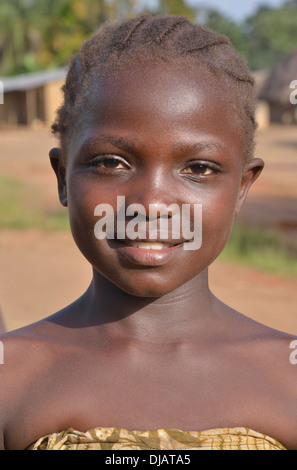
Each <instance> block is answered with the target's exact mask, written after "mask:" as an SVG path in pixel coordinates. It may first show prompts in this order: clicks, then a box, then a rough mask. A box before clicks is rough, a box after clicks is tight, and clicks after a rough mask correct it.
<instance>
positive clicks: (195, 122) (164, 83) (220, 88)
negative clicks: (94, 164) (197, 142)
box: [76, 61, 242, 151]
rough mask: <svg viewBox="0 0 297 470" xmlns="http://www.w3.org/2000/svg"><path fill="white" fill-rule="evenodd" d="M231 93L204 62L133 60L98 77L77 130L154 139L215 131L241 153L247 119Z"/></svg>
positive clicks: (92, 86)
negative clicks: (243, 119)
mask: <svg viewBox="0 0 297 470" xmlns="http://www.w3.org/2000/svg"><path fill="white" fill-rule="evenodd" d="M231 95H232V94H231V93H229V92H228V84H227V83H226V80H223V79H218V78H217V77H214V75H213V74H212V73H211V72H210V71H209V70H208V69H207V68H206V67H204V66H201V67H193V66H192V65H191V64H190V63H189V62H186V61H185V63H176V64H172V63H171V64H166V63H165V64H164V63H161V64H133V65H130V66H126V67H125V68H121V69H120V70H118V69H111V70H110V71H109V72H108V73H105V74H104V75H101V76H96V77H93V78H92V80H91V82H90V86H89V91H88V94H87V99H86V100H85V103H84V106H83V109H82V112H81V117H80V119H79V123H78V124H79V126H77V129H79V135H80V136H82V135H84V137H85V138H87V137H88V136H89V135H93V134H98V133H100V130H102V131H103V128H104V130H106V127H108V128H112V129H115V128H117V130H118V131H119V130H120V131H122V132H123V133H127V132H128V130H129V132H128V133H130V134H131V133H133V132H134V133H137V134H142V132H144V133H145V134H146V136H148V135H149V134H150V135H151V138H154V139H157V138H162V139H164V135H165V134H166V133H167V134H168V135H169V134H170V135H172V134H174V133H176V134H177V133H179V132H183V130H187V131H188V132H191V133H192V134H193V133H194V134H195V133H197V134H200V135H201V134H203V133H204V134H208V133H212V135H213V136H215V135H217V137H218V138H225V139H227V140H229V144H230V140H233V144H234V145H236V146H237V147H238V149H237V151H239V148H240V147H241V146H242V135H241V134H242V132H241V128H242V123H241V121H240V119H239V117H238V115H237V113H236V102H235V100H234V98H232V96H231ZM76 135H77V133H76Z"/></svg>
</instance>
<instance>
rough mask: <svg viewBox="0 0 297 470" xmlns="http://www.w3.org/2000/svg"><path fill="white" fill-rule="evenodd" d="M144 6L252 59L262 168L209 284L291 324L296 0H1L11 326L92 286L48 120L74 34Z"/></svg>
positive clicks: (295, 299) (243, 305) (3, 299)
mask: <svg viewBox="0 0 297 470" xmlns="http://www.w3.org/2000/svg"><path fill="white" fill-rule="evenodd" d="M145 11H148V12H152V13H154V14H155V13H170V14H182V15H185V16H187V17H188V18H190V19H191V20H192V21H196V22H199V23H202V24H204V25H206V26H208V27H210V28H211V29H213V30H215V31H217V32H219V33H224V34H227V35H228V36H229V37H230V39H231V41H232V43H233V45H234V47H235V48H236V49H237V50H238V51H239V52H240V53H242V54H243V55H244V56H245V57H246V58H247V61H248V63H249V66H250V69H251V70H252V73H253V74H254V77H255V80H256V87H257V95H258V106H257V120H258V124H259V129H258V132H257V139H256V143H257V146H256V155H258V156H260V157H261V158H263V159H264V160H265V163H266V167H265V170H264V172H263V175H262V176H261V178H260V179H259V180H258V181H257V182H256V184H255V185H254V186H253V188H252V190H251V192H250V194H249V197H248V200H247V202H246V205H245V207H244V209H243V212H242V213H241V215H240V216H239V217H238V219H237V221H236V224H235V226H234V230H233V233H232V235H231V238H230V241H229V243H228V245H227V247H226V248H225V250H224V252H223V253H222V255H221V256H220V258H219V259H218V260H217V261H216V262H215V263H214V265H213V266H212V267H211V269H210V287H211V289H212V291H213V292H214V294H215V295H217V296H218V297H219V298H221V299H222V300H223V301H225V302H226V303H228V304H229V305H231V306H232V307H233V308H235V309H237V310H239V311H240V312H242V313H244V314H245V315H247V316H249V317H251V318H254V319H256V320H257V321H260V322H262V323H265V324H267V325H269V326H272V327H273V328H277V329H280V330H282V331H286V332H288V333H293V334H297V104H294V99H292V97H293V98H296V97H297V91H295V89H296V90H297V82H296V84H295V85H294V83H292V82H294V81H297V0H291V1H281V0H266V1H264V0H263V1H261V0H260V1H258V0H250V1H249V2H238V1H237V0H225V1H223V0H222V1H220V0H207V1H199V0H146V1H145V0H0V84H1V85H2V84H3V90H4V96H3V97H1V96H0V306H1V309H2V320H4V323H5V326H6V329H7V330H12V329H15V328H19V327H21V326H24V325H26V324H28V323H31V322H33V321H37V320H39V319H41V318H43V317H45V316H47V315H50V314H52V313H54V312H55V311H57V310H59V309H61V308H63V307H64V306H65V305H67V304H68V303H70V302H72V301H73V300H75V299H76V298H77V297H79V296H80V295H81V294H82V293H83V292H84V290H85V289H86V288H87V287H88V285H89V282H90V280H91V270H90V267H89V265H88V263H87V262H86V261H85V260H84V258H83V257H82V255H81V254H80V253H79V251H78V249H77V248H76V246H75V245H74V242H73V240H72V237H71V234H70V231H69V225H68V218H67V210H66V209H65V208H63V207H62V206H60V204H59V202H58V197H57V190H56V181H55V176H54V173H53V172H52V170H51V167H50V164H49V159H48V151H49V149H50V148H51V147H53V146H56V145H57V142H56V141H55V138H54V137H53V136H52V135H51V132H50V125H51V122H52V121H53V119H54V115H55V111H56V109H57V107H58V106H59V105H60V103H61V86H62V84H63V81H64V79H65V72H66V68H67V64H68V63H69V58H70V57H71V56H72V55H73V54H75V53H76V52H77V50H78V49H79V47H80V45H81V42H82V41H83V40H84V39H85V38H87V37H89V36H90V35H91V34H92V33H93V32H95V31H96V30H97V29H98V28H99V27H100V25H101V24H102V22H104V21H106V20H108V21H115V20H118V19H120V18H122V17H126V16H134V15H136V14H138V13H140V12H145ZM290 85H291V87H290ZM0 93H1V87H0ZM295 101H296V99H295ZM0 328H1V319H0Z"/></svg>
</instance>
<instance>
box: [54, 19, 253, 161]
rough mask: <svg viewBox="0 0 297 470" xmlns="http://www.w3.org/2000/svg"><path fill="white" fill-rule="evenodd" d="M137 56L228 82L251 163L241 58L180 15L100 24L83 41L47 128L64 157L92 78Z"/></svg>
mask: <svg viewBox="0 0 297 470" xmlns="http://www.w3.org/2000/svg"><path fill="white" fill-rule="evenodd" d="M137 58H138V59H140V58H141V60H147V61H149V60H154V61H162V60H164V61H166V62H170V61H172V63H177V62H178V61H179V60H184V59H187V60H190V61H191V63H193V64H194V65H197V66H204V67H206V68H207V69H208V70H209V71H210V72H211V73H213V74H214V75H215V76H216V77H218V78H219V79H221V80H224V79H226V80H228V82H229V86H228V90H229V92H230V93H231V96H232V99H233V100H234V102H235V103H236V111H237V113H238V114H239V117H240V121H241V126H242V127H241V129H242V132H243V135H244V139H245V148H244V160H245V162H247V161H250V160H251V159H252V157H253V152H254V134H255V130H256V128H257V124H256V121H255V103H256V96H255V86H254V79H253V77H252V75H251V74H250V71H249V68H248V65H247V61H246V59H245V58H244V57H242V56H241V55H240V54H239V53H238V52H237V51H236V50H235V49H234V47H233V46H232V44H231V42H230V40H229V38H228V37H227V36H225V35H222V34H218V33H215V32H213V31H211V30H210V29H208V28H206V27H204V26H201V25H199V24H195V23H192V22H191V21H190V20H188V19H187V18H186V17H184V16H175V15H151V14H144V15H139V16H136V17H134V18H132V19H131V18H129V19H125V20H122V21H120V22H117V23H105V24H104V25H103V26H102V27H101V28H100V29H99V30H98V31H97V32H96V33H95V34H94V35H93V36H91V37H90V38H89V39H87V40H86V41H84V42H83V44H82V46H81V49H80V51H79V52H78V54H77V55H76V56H74V57H73V59H72V61H71V63H70V66H69V69H68V73H67V77H66V82H65V85H64V86H63V88H62V90H63V94H64V102H63V105H62V106H61V107H60V108H59V109H58V111H57V117H56V120H55V122H54V123H53V125H52V131H53V133H54V134H55V135H57V136H58V137H59V140H60V146H61V149H62V154H63V152H64V153H66V141H67V136H68V134H69V132H70V129H72V128H73V127H74V125H75V122H76V120H78V119H79V116H80V114H81V111H82V107H83V106H84V103H85V99H86V97H87V96H88V94H89V91H90V89H91V88H92V86H91V84H92V83H93V82H92V77H95V78H96V77H98V76H102V75H103V74H104V73H105V72H106V71H107V70H108V69H110V67H113V69H114V70H117V69H118V70H120V69H121V67H122V66H127V65H128V64H129V63H133V61H135V60H136V59H137ZM134 63H135V62H134Z"/></svg>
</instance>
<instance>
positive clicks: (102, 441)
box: [28, 427, 286, 450]
mask: <svg viewBox="0 0 297 470" xmlns="http://www.w3.org/2000/svg"><path fill="white" fill-rule="evenodd" d="M28 450H286V448H285V447H284V446H283V445H282V444H281V443H280V442H278V441H277V440H275V439H274V438H272V437H269V436H266V435H264V434H261V433H259V432H256V431H253V430H252V429H249V428H244V427H237V428H217V429H209V430H207V431H180V430H178V429H157V430H149V431H129V430H127V429H123V428H100V427H98V428H94V429H90V430H89V431H86V432H81V431H77V430H75V429H72V428H70V429H67V430H65V431H61V432H57V433H54V434H49V435H47V436H44V437H41V438H40V439H38V441H36V442H35V443H34V444H32V445H31V446H29V447H28Z"/></svg>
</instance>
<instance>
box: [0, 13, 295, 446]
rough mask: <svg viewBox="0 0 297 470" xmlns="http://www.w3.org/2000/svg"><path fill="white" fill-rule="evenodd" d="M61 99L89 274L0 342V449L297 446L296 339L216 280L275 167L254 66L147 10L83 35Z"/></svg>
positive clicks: (65, 176) (75, 221)
mask: <svg viewBox="0 0 297 470" xmlns="http://www.w3.org/2000/svg"><path fill="white" fill-rule="evenodd" d="M64 95H65V101H64V104H63V106H62V107H61V109H60V110H59V112H58V116H57V120H56V122H55V124H54V125H53V130H54V132H55V133H56V134H57V136H58V137H59V141H60V148H59V149H53V150H51V152H50V159H51V164H52V166H53V169H54V171H55V173H56V175H57V181H58V190H59V198H60V201H61V203H62V204H63V205H64V206H67V207H68V210H69V219H70V224H71V230H72V233H73V237H74V240H75V242H76V244H77V246H78V248H79V249H80V250H81V252H82V254H83V255H84V256H85V257H86V259H87V260H88V261H89V262H90V264H91V266H92V269H93V279H92V282H91V285H90V286H89V288H88V290H87V291H86V292H85V293H84V295H82V297H80V298H79V299H77V300H76V301H75V302H74V303H72V304H71V305H69V306H67V307H66V308H64V309H62V310H61V311H60V312H58V313H56V314H54V315H53V316H50V317H49V318H45V319H44V320H42V321H40V322H38V323H36V324H33V325H30V326H27V327H25V328H22V329H20V330H18V331H15V332H12V333H9V334H6V335H4V336H2V337H1V340H2V344H3V346H4V364H3V365H0V374H1V382H0V383H1V392H0V404H1V406H0V409H1V413H0V446H1V447H2V448H3V449H27V448H29V449H119V450H122V449H133V450H134V449H140V450H144V449H146V450H147V449H170V450H172V449H297V366H296V365H294V364H292V363H291V362H290V359H289V358H290V353H291V350H290V345H291V342H292V341H293V340H294V338H293V337H292V336H290V335H287V334H285V333H282V332H279V331H275V330H273V329H271V328H268V327H266V326H264V325H261V324H259V323H257V322H255V321H253V320H251V319H249V318H246V317H245V316H243V315H242V314H240V313H238V312H236V311H234V310H233V309H232V308H230V307H228V306H227V305H224V304H223V303H222V302H220V300H219V299H217V298H216V297H215V296H214V295H213V294H212V293H211V291H210V289H209V286H208V277H207V269H208V266H209V265H210V264H211V263H212V262H213V261H214V260H215V258H216V257H217V256H218V255H219V254H220V253H221V251H222V249H223V248H224V246H225V244H226V243H227V241H228V238H229V235H230V232H231V228H232V224H233V221H234V218H235V217H236V216H237V214H238V213H239V212H240V210H241V208H242V205H243V203H244V200H245V198H246V195H247V192H248V190H249V188H250V186H251V184H252V183H253V182H254V181H255V180H256V178H257V177H258V176H259V174H260V173H261V170H262V168H263V162H262V160H261V159H259V158H254V156H253V147H254V145H253V138H254V132H255V128H256V125H255V120H254V103H255V97H254V87H253V80H252V78H251V76H250V74H249V72H248V69H247V67H246V63H245V61H244V60H243V59H242V58H241V57H240V56H238V54H237V53H236V52H235V51H234V50H233V48H232V47H231V45H230V42H229V40H228V39H227V38H226V37H225V36H221V35H217V34H215V33H213V32H211V31H209V30H207V29H204V28H202V27H200V26H197V25H193V24H191V23H190V22H189V21H188V20H187V19H186V18H184V17H176V16H150V15H145V16H139V17H136V18H133V19H129V20H125V21H123V22H121V23H119V24H112V25H106V26H105V27H103V29H101V30H100V31H99V32H98V33H96V34H95V35H94V36H93V37H92V38H91V39H89V40H88V41H86V42H85V43H84V44H83V46H82V48H81V50H80V52H79V54H78V55H77V57H76V58H75V59H74V60H73V62H72V64H71V66H70V69H69V72H68V76H67V80H66V85H65V87H64ZM135 205H137V206H135ZM169 207H170V208H171V209H170V210H167V209H168V208H169ZM128 209H129V210H128ZM186 209H187V211H186ZM151 210H153V213H154V216H152V215H151V212H150V211H151ZM183 210H185V212H183ZM135 211H136V212H135ZM183 214H188V215H187V217H186V216H185V217H183ZM177 215H179V216H180V217H179V219H177V220H179V222H180V223H179V225H178V224H176V223H175V225H174V224H173V220H176V217H175V216H177ZM201 215H202V219H201ZM107 216H108V217H107ZM137 216H138V218H137V222H138V223H139V227H140V226H141V230H139V227H137V224H136V223H135V219H134V217H137ZM140 216H141V217H142V218H141V217H140ZM104 217H105V219H104V221H105V226H106V227H105V229H103V224H102V225H101V230H100V221H101V222H102V219H103V218H104ZM164 220H165V221H166V222H167V224H168V225H167V228H168V233H167V235H166V237H165V236H164V233H165V231H164V229H162V230H161V228H160V227H161V221H162V222H164ZM152 221H153V222H157V230H155V231H153V230H151V228H152V225H151V222H152ZM98 223H99V226H98ZM129 224H130V225H129ZM131 224H132V225H133V224H134V225H133V227H134V232H135V233H137V237H136V238H133V230H131ZM186 224H187V227H186V228H187V230H185V225H186ZM173 225H174V231H173ZM128 226H129V227H130V230H128ZM98 227H99V229H98ZM155 227H156V226H155ZM178 228H180V230H178ZM104 230H105V231H104ZM137 231H138V232H137ZM184 232H186V235H185V233H184ZM195 237H196V240H194V238H195ZM44 269H45V270H46V266H45V267H44ZM52 295H54V292H53V293H52ZM251 295H252V293H251ZM280 313H281V312H280Z"/></svg>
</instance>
